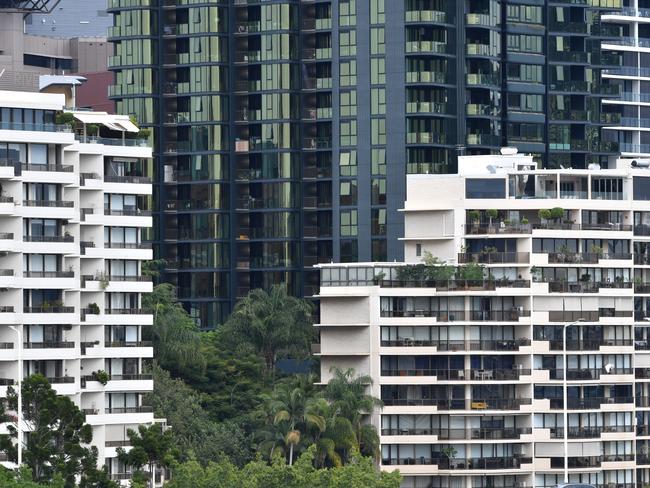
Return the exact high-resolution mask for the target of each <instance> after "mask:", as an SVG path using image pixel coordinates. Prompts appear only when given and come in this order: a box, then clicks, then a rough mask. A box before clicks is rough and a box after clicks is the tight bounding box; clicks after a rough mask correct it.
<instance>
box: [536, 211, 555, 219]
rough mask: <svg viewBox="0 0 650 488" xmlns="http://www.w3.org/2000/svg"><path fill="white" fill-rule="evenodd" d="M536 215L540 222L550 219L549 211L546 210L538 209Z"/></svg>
mask: <svg viewBox="0 0 650 488" xmlns="http://www.w3.org/2000/svg"><path fill="white" fill-rule="evenodd" d="M537 215H538V216H539V218H540V220H550V219H551V216H552V214H551V211H550V210H549V209H548V208H540V209H539V210H538V211H537Z"/></svg>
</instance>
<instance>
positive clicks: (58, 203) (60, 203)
mask: <svg viewBox="0 0 650 488" xmlns="http://www.w3.org/2000/svg"><path fill="white" fill-rule="evenodd" d="M23 206H25V207H62V208H72V207H74V202H70V201H65V200H23Z"/></svg>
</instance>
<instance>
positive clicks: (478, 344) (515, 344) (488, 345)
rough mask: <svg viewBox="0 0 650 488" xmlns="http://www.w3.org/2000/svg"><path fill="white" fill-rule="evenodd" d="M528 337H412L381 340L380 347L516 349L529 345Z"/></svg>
mask: <svg viewBox="0 0 650 488" xmlns="http://www.w3.org/2000/svg"><path fill="white" fill-rule="evenodd" d="M530 345H531V342H530V339H504V340H490V341H460V340H459V341H438V340H422V339H412V338H406V337H404V338H401V339H396V340H382V341H381V346H382V347H435V348H436V349H437V350H438V351H439V352H440V351H448V352H449V351H451V352H457V351H518V350H519V348H520V347H523V346H530Z"/></svg>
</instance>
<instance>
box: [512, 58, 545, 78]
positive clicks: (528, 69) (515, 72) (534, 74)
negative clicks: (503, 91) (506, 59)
mask: <svg viewBox="0 0 650 488" xmlns="http://www.w3.org/2000/svg"><path fill="white" fill-rule="evenodd" d="M507 73H508V75H507V76H508V81H521V82H524V83H542V82H543V81H544V77H543V74H542V73H543V71H542V66H540V65H536V64H517V63H508V71H507Z"/></svg>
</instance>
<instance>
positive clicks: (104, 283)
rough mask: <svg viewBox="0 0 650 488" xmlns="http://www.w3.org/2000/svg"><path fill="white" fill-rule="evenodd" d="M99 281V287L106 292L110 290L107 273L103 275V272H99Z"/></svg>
mask: <svg viewBox="0 0 650 488" xmlns="http://www.w3.org/2000/svg"><path fill="white" fill-rule="evenodd" d="M97 281H99V287H100V288H101V289H102V290H105V289H106V288H108V275H107V274H106V273H102V272H101V271H98V272H97Z"/></svg>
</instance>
